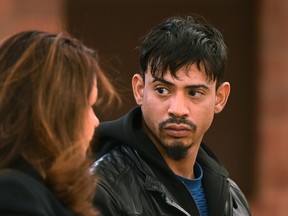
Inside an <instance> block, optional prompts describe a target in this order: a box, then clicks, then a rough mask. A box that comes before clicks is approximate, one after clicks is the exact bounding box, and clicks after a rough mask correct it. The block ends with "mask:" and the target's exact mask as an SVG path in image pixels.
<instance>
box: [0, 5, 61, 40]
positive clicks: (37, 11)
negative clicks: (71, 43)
mask: <svg viewBox="0 0 288 216" xmlns="http://www.w3.org/2000/svg"><path fill="white" fill-rule="evenodd" d="M62 2H63V1H62V0H20V1H19V0H0V39H2V38H4V37H7V36H9V35H10V34H13V33H16V32H18V31H22V30H31V29H39V30H47V31H51V32H58V31H59V30H60V29H61V28H62V26H63V19H62V14H63V13H62Z"/></svg>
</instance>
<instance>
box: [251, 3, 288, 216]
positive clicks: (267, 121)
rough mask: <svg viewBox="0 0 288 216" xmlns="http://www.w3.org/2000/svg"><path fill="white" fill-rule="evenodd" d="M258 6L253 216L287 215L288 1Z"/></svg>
mask: <svg viewBox="0 0 288 216" xmlns="http://www.w3.org/2000/svg"><path fill="white" fill-rule="evenodd" d="M260 2H261V5H259V7H260V8H259V9H260V17H259V41H260V43H259V45H260V46H259V74H260V77H259V84H258V85H259V92H258V95H259V105H258V111H259V119H260V121H259V124H258V129H259V131H258V132H259V134H258V137H259V141H258V142H259V143H258V144H257V145H258V146H259V163H258V168H259V170H258V172H259V177H258V196H257V198H258V200H257V205H256V206H255V215H259V216H260V215H261V216H266V215H267V216H268V215H269V216H270V215H273V216H285V215H288V1H286V0H262V1H260Z"/></svg>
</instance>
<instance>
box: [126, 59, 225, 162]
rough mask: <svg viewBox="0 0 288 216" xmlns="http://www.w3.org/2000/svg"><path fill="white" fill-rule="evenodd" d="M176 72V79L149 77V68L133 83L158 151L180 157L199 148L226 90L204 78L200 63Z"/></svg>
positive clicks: (167, 76) (168, 74)
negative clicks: (198, 65)
mask: <svg viewBox="0 0 288 216" xmlns="http://www.w3.org/2000/svg"><path fill="white" fill-rule="evenodd" d="M176 75H177V78H175V77H172V76H171V74H170V73H169V72H167V73H166V74H165V75H164V76H163V77H162V78H161V77H152V75H151V73H150V70H149V69H148V71H147V73H146V75H145V83H143V80H142V78H141V76H140V75H138V78H137V77H135V76H134V77H133V83H132V84H133V90H134V95H135V99H136V102H137V103H138V105H140V106H141V108H142V113H143V119H144V122H145V125H146V133H147V134H148V136H149V137H150V138H151V139H152V141H153V142H154V144H155V145H156V146H157V148H158V149H159V150H160V151H161V149H162V151H163V149H164V152H166V154H167V155H168V157H170V158H172V159H174V160H181V159H183V158H185V157H186V156H187V154H188V152H189V149H190V148H191V147H193V146H196V147H197V148H198V147H199V145H200V143H201V140H202V138H203V135H204V134H205V132H206V131H207V130H208V128H209V127H210V125H211V123H212V120H213V117H214V114H215V113H218V112H220V111H221V110H222V108H223V107H224V105H225V103H226V100H227V97H228V95H229V91H228V93H227V91H226V93H225V94H226V96H225V95H224V96H223V94H224V93H223V90H222V88H223V86H222V85H223V84H222V85H221V86H220V87H219V88H218V90H217V91H216V82H215V81H210V80H208V79H207V76H206V74H205V69H204V67H203V66H202V65H201V67H200V69H198V67H197V66H196V64H193V65H191V67H189V68H188V69H187V68H185V67H183V68H182V69H180V70H178V71H177V73H176ZM226 84H227V83H226ZM227 85H228V87H229V88H228V89H229V90H230V86H229V84H227ZM219 89H220V91H221V90H222V91H221V92H220V93H219V92H218V91H219ZM225 89H226V90H227V87H226V88H225ZM221 100H222V104H221ZM223 100H225V101H224V104H223ZM219 103H220V105H219Z"/></svg>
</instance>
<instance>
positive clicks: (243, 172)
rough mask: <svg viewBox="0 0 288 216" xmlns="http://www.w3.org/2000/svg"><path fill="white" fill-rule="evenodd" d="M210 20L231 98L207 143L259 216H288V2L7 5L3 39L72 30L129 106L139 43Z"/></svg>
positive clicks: (30, 1) (40, 0)
mask: <svg viewBox="0 0 288 216" xmlns="http://www.w3.org/2000/svg"><path fill="white" fill-rule="evenodd" d="M191 13H197V14H201V15H203V16H204V17H205V18H206V19H207V20H208V21H209V22H210V23H211V24H213V25H214V26H215V27H217V28H218V29H219V30H220V31H221V32H222V34H223V35H224V38H225V41H226V44H227V46H228V51H229V61H228V68H227V80H228V81H229V82H230V83H231V85H232V93H231V96H230V99H229V101H228V104H227V107H226V108H225V109H224V111H223V112H222V113H221V114H219V115H217V116H216V118H215V121H214V123H213V125H212V128H211V129H210V130H209V131H208V133H207V135H206V136H205V142H206V143H207V144H208V145H209V146H210V148H211V149H213V150H214V151H215V153H216V154H217V156H218V157H219V159H220V160H221V161H222V162H223V163H224V164H225V166H226V167H227V168H228V170H229V171H230V175H231V177H232V178H233V179H234V180H235V181H236V182H237V183H238V184H239V186H240V187H241V189H242V190H243V191H244V193H245V194H246V195H247V197H248V199H249V202H250V205H251V207H252V210H253V213H254V215H256V216H260V215H261V216H266V215H267V216H268V215H274V216H286V215H287V206H288V144H287V141H288V40H287V38H288V1H286V0H262V1H260V0H259V1H256V0H233V1H231V0H218V1H211V0H210V1H209V0H177V1H176V0H158V1H152V0H146V1H143V0H142V1H141V0H138V1H133V0H122V1H116V0H114V1H113V0H81V1H75V0H21V1H19V0H0V39H1V40H2V39H3V38H5V37H7V36H9V35H11V34H13V33H16V32H18V31H20V30H30V29H41V30H47V31H51V32H61V31H66V32H68V33H70V34H71V35H72V36H75V37H77V38H79V39H81V40H83V41H84V42H85V43H86V44H87V45H89V46H91V47H93V48H96V49H98V51H99V54H100V56H101V57H102V59H101V60H102V66H103V67H104V68H105V69H106V70H107V72H109V73H110V75H111V76H113V77H114V79H117V82H118V84H119V85H120V86H121V89H122V92H123V95H124V96H123V100H124V103H123V106H122V107H114V108H111V110H110V111H107V112H105V114H104V113H102V114H101V115H100V120H111V119H115V118H117V117H119V116H121V115H122V114H124V113H125V112H127V110H129V109H130V108H131V107H133V106H135V102H134V99H133V96H132V92H131V90H130V80H131V77H132V75H133V74H134V73H136V72H138V52H137V49H136V47H137V45H138V43H139V41H140V39H141V37H142V36H143V35H144V34H145V33H147V32H148V31H149V30H150V29H151V28H152V27H153V26H155V25H157V24H158V23H160V22H162V21H163V20H164V19H165V18H167V17H170V16H178V15H179V16H185V15H189V14H191Z"/></svg>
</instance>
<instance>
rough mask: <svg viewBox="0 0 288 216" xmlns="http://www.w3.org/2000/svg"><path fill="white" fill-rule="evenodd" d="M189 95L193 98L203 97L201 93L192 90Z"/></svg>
mask: <svg viewBox="0 0 288 216" xmlns="http://www.w3.org/2000/svg"><path fill="white" fill-rule="evenodd" d="M189 95H191V96H193V97H195V96H196V97H197V96H201V95H203V93H202V92H200V91H196V90H193V91H189Z"/></svg>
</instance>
